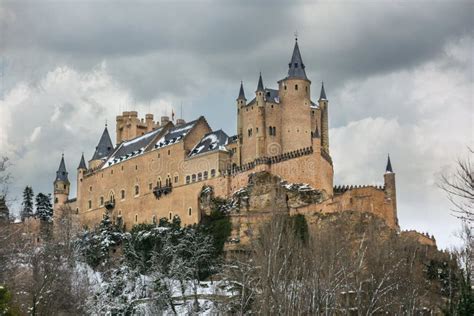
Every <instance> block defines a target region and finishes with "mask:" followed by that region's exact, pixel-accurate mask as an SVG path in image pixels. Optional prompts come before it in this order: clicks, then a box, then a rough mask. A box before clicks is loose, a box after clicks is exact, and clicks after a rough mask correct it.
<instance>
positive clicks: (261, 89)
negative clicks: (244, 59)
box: [257, 73, 264, 91]
mask: <svg viewBox="0 0 474 316" xmlns="http://www.w3.org/2000/svg"><path fill="white" fill-rule="evenodd" d="M263 90H264V89H263V80H262V73H260V76H259V77H258V84H257V91H263Z"/></svg>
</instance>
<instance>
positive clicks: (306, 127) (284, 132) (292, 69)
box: [278, 39, 312, 152]
mask: <svg viewBox="0 0 474 316" xmlns="http://www.w3.org/2000/svg"><path fill="white" fill-rule="evenodd" d="M278 84H279V86H278V89H279V96H280V104H281V109H282V111H281V113H282V114H281V117H282V128H281V145H282V152H289V151H294V150H297V149H302V148H305V147H310V146H311V143H312V140H311V107H310V105H311V100H310V96H311V81H310V80H309V79H308V78H307V77H306V71H305V65H304V63H303V59H302V57H301V53H300V49H299V46H298V40H297V39H296V40H295V46H294V48H293V54H292V56H291V60H290V63H289V64H288V76H287V77H286V78H284V79H282V80H280V81H279V82H278Z"/></svg>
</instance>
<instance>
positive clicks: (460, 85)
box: [330, 39, 474, 246]
mask: <svg viewBox="0 0 474 316" xmlns="http://www.w3.org/2000/svg"><path fill="white" fill-rule="evenodd" d="M470 41H471V40H467V39H462V40H460V41H458V42H457V43H455V44H449V45H447V46H446V47H445V53H444V54H443V57H440V58H438V59H436V60H432V61H429V62H426V63H425V64H424V65H421V66H420V67H417V68H414V69H413V70H411V71H403V72H399V73H392V74H389V75H386V76H374V77H370V78H368V79H366V80H364V81H363V82H357V83H355V82H353V83H349V84H347V85H346V86H345V88H343V89H342V91H340V93H339V97H338V98H339V99H338V98H336V99H338V102H336V103H335V104H334V105H333V102H331V103H330V104H331V109H330V111H331V114H333V113H334V112H340V111H345V110H348V111H350V108H355V109H356V110H354V111H355V113H352V114H353V115H354V114H355V117H363V116H364V113H365V114H368V113H373V114H375V115H377V114H379V115H380V116H378V117H374V118H372V117H366V118H362V119H358V120H355V121H350V122H349V123H348V124H345V125H341V126H337V127H335V128H333V129H332V130H331V133H330V136H331V150H332V155H333V159H334V166H335V171H336V181H335V182H336V183H339V184H365V183H368V184H374V183H378V184H380V183H382V181H383V178H382V174H383V171H384V169H383V168H384V167H385V163H386V155H387V153H390V154H391V157H392V164H393V166H394V169H395V172H396V173H397V193H398V199H399V218H400V223H401V225H402V228H405V229H406V228H417V229H421V230H423V231H430V232H432V233H435V235H436V236H437V237H438V242H439V244H440V245H442V246H446V245H448V244H449V243H452V242H454V237H453V236H452V235H450V232H453V231H454V230H456V229H457V228H458V227H459V222H458V221H457V220H456V219H454V218H453V217H452V216H451V214H450V212H449V211H450V208H451V207H450V205H449V203H448V202H447V199H446V197H445V195H444V193H443V192H442V191H441V190H440V189H439V188H438V187H437V182H438V181H439V176H440V174H441V173H443V172H445V171H446V170H448V169H449V168H450V166H451V165H453V164H454V163H455V161H456V159H457V158H458V157H459V156H462V155H463V154H464V153H465V151H466V147H467V146H473V145H474V139H473V135H474V133H473V131H474V125H473V122H474V114H473V111H472V105H473V104H472V100H473V95H472V93H473V91H474V84H473V81H472V78H470V76H471V75H470V72H471V71H472V69H473V68H472V60H471V59H470V57H468V55H467V54H466V53H465V52H469V49H470V47H469V43H470ZM398 83H399V84H398ZM400 86H401V87H402V88H403V90H402V93H395V92H394V87H400ZM374 87H375V89H374ZM367 97H368V98H369V99H368V100H367ZM339 102H340V103H339ZM339 104H341V106H340V105H339ZM407 112H408V113H407ZM349 157H350V158H349Z"/></svg>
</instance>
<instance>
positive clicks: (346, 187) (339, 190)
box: [334, 184, 385, 194]
mask: <svg viewBox="0 0 474 316" xmlns="http://www.w3.org/2000/svg"><path fill="white" fill-rule="evenodd" d="M361 188H374V189H377V190H381V191H383V190H385V186H384V185H365V184H364V185H336V186H334V194H341V193H344V192H346V191H349V190H353V189H361Z"/></svg>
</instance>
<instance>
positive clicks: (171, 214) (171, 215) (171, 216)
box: [170, 212, 173, 220]
mask: <svg viewBox="0 0 474 316" xmlns="http://www.w3.org/2000/svg"><path fill="white" fill-rule="evenodd" d="M171 218H173V213H171V212H170V220H171Z"/></svg>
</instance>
